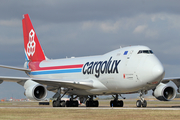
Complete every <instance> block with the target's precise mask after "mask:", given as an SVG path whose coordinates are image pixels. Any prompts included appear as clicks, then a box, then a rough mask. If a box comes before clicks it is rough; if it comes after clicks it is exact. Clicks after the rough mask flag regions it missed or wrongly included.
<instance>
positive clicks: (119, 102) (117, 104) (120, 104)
mask: <svg viewBox="0 0 180 120" xmlns="http://www.w3.org/2000/svg"><path fill="white" fill-rule="evenodd" d="M123 105H124V102H123V101H122V100H111V101H110V107H123Z"/></svg>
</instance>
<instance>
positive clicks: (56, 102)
mask: <svg viewBox="0 0 180 120" xmlns="http://www.w3.org/2000/svg"><path fill="white" fill-rule="evenodd" d="M68 91H69V90H67V91H66V92H65V93H64V94H63V95H62V96H61V88H59V90H58V92H57V93H56V95H57V96H58V97H57V100H54V101H53V107H65V106H66V107H78V105H79V103H78V101H77V100H73V99H75V98H73V95H72V96H71V98H70V100H68V101H66V102H65V100H61V98H62V97H63V96H64V95H65V94H66V93H67V92H68Z"/></svg>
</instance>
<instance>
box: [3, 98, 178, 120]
mask: <svg viewBox="0 0 180 120" xmlns="http://www.w3.org/2000/svg"><path fill="white" fill-rule="evenodd" d="M147 101H148V106H147V108H136V105H135V103H136V99H128V100H124V107H123V108H115V107H114V108H111V107H109V100H100V101H99V103H100V106H99V107H98V108H91V107H90V108H87V107H85V105H80V106H79V107H78V108H67V107H65V108H59V107H58V108H53V107H52V105H51V104H50V105H39V104H38V102H0V119H8V120H9V119H18V120H24V119H26V120H32V119H33V120H36V119H37V120H42V119H43V120H49V119H54V120H57V119H61V120H65V119H66V120H71V119H75V120H84V119H87V120H91V119H93V120H109V119H118V120H119V119H121V120H124V119H128V120H144V119H145V120H152V119H153V120H159V119H163V120H170V119H171V120H176V119H177V120H179V119H180V100H179V99H175V100H174V101H170V102H160V101H157V100H151V99H149V100H147Z"/></svg>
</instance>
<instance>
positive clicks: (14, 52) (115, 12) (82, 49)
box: [0, 0, 180, 98]
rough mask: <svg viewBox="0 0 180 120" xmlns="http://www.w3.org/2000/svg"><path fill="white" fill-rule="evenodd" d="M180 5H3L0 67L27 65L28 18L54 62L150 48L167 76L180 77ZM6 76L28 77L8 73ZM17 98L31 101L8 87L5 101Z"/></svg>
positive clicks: (46, 1)
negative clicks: (25, 16) (25, 28)
mask: <svg viewBox="0 0 180 120" xmlns="http://www.w3.org/2000/svg"><path fill="white" fill-rule="evenodd" d="M179 5H180V1H179V0H89V1H88V0H38V1H37V0H31V1H25V0H23V1H22V0H16V1H10V0H1V4H0V64H4V65H11V66H17V67H22V66H23V64H24V61H25V57H24V46H23V33H22V23H21V20H22V15H23V14H26V13H28V14H29V16H30V18H31V21H32V23H33V26H34V28H35V30H36V34H37V36H38V39H39V40H40V43H41V45H42V47H43V49H44V51H45V54H46V56H47V57H48V58H64V57H66V56H67V57H71V56H75V57H79V56H88V55H99V54H104V53H106V52H109V51H111V50H114V49H118V48H119V47H120V46H122V47H125V46H129V45H145V46H148V47H150V48H151V49H152V50H153V52H154V53H155V55H156V56H157V57H158V58H159V59H160V61H161V62H162V64H163V66H164V68H165V70H166V75H165V77H172V76H180V74H179V73H180V62H179V61H180V53H179V50H180V7H179ZM0 75H1V76H26V74H25V73H23V72H19V71H14V70H7V69H3V68H1V69H0ZM50 95H52V94H51V93H50ZM12 96H13V97H16V98H25V97H24V88H23V87H22V86H20V85H18V84H17V83H8V82H4V83H2V84H1V85H0V98H9V97H12ZM50 97H51V96H50Z"/></svg>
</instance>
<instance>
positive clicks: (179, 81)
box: [162, 77, 180, 87]
mask: <svg viewBox="0 0 180 120" xmlns="http://www.w3.org/2000/svg"><path fill="white" fill-rule="evenodd" d="M169 81H172V82H174V84H176V86H177V87H179V86H180V77H172V78H164V79H163V80H162V83H165V84H166V83H168V82H169Z"/></svg>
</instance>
